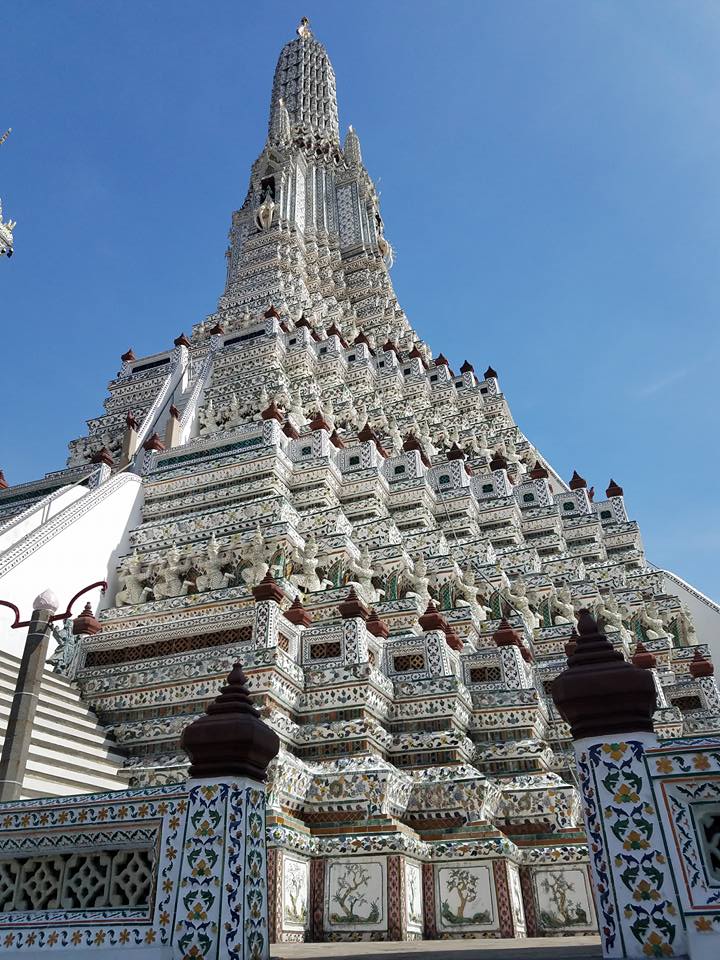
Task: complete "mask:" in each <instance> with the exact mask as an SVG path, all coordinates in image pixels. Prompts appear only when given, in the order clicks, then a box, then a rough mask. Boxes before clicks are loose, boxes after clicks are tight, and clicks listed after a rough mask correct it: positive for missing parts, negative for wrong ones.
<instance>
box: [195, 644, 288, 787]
mask: <svg viewBox="0 0 720 960" xmlns="http://www.w3.org/2000/svg"><path fill="white" fill-rule="evenodd" d="M247 682H248V679H247V677H246V676H245V674H244V673H243V669H242V667H241V665H240V664H239V663H236V664H235V666H234V667H233V668H232V670H231V671H230V676H229V677H228V678H227V683H226V684H225V686H224V687H223V688H222V690H221V691H220V695H219V696H218V697H217V698H216V699H215V700H213V702H212V703H211V704H210V706H209V707H208V708H207V711H206V712H205V713H204V714H203V715H202V716H201V717H198V718H197V720H193V722H192V723H191V724H190V726H188V727H186V728H185V730H183V734H182V738H181V740H180V743H181V745H182V748H183V750H184V751H185V753H187V755H188V756H189V757H190V776H191V777H196V778H200V777H213V778H215V779H218V778H221V777H250V778H251V779H253V780H260V781H262V780H264V779H265V777H266V775H267V767H268V764H269V763H270V761H271V760H272V759H273V757H276V756H277V754H278V751H279V750H280V740H279V739H278V736H277V734H276V733H275V731H274V730H271V729H270V727H269V726H268V725H267V724H266V723H263V721H262V720H261V719H260V714H259V713H258V711H257V710H256V708H255V707H254V705H253V702H252V700H251V699H250V691H249V689H248V686H247Z"/></svg>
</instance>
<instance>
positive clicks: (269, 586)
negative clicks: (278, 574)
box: [252, 573, 285, 647]
mask: <svg viewBox="0 0 720 960" xmlns="http://www.w3.org/2000/svg"><path fill="white" fill-rule="evenodd" d="M252 592H253V596H254V597H255V627H254V633H253V639H254V641H255V646H256V647H275V646H277V641H278V626H279V623H280V614H281V613H282V611H281V609H280V601H281V600H282V599H283V597H284V596H285V594H284V593H283V590H282V588H281V587H280V586H279V584H278V583H277V581H276V580H275V578H274V577H273V576H272V574H271V573H266V574H265V576H264V578H263V579H262V580H261V581H260V583H258V584H257V586H255V587H253V588H252Z"/></svg>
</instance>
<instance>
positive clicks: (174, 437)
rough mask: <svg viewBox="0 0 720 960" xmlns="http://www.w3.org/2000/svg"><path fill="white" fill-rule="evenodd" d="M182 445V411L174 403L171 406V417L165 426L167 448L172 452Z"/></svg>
mask: <svg viewBox="0 0 720 960" xmlns="http://www.w3.org/2000/svg"><path fill="white" fill-rule="evenodd" d="M179 443H180V411H179V410H178V408H177V407H176V406H175V404H174V403H171V404H170V415H169V416H168V420H167V424H166V425H165V448H166V450H172V448H173V447H177V446H178V444H179Z"/></svg>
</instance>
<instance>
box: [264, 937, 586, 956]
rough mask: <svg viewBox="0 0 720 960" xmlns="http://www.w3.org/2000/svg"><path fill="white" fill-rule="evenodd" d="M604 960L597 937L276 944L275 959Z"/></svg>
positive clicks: (272, 949)
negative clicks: (420, 956)
mask: <svg viewBox="0 0 720 960" xmlns="http://www.w3.org/2000/svg"><path fill="white" fill-rule="evenodd" d="M418 954H426V955H427V956H428V957H430V956H432V960H471V958H475V957H477V958H478V960H536V958H537V960H601V957H602V951H601V949H600V940H599V938H598V937H542V938H540V939H534V940H483V939H477V940H416V941H414V942H411V943H397V942H396V943H276V944H274V945H273V946H272V947H271V948H270V956H271V957H273V958H274V960H315V958H317V960H373V958H374V957H393V958H394V960H414V958H415V957H417V956H418Z"/></svg>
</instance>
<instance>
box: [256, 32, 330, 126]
mask: <svg viewBox="0 0 720 960" xmlns="http://www.w3.org/2000/svg"><path fill="white" fill-rule="evenodd" d="M297 33H298V37H297V39H296V40H291V41H290V42H289V43H286V44H285V46H284V47H283V49H282V51H281V53H280V57H279V59H278V62H277V66H276V67H275V77H274V79H273V88H272V98H271V102H270V118H271V124H272V118H273V116H274V113H275V110H276V105H277V103H278V101H279V100H281V99H282V100H283V101H284V104H285V106H286V107H287V110H288V113H289V115H290V121H291V123H292V124H293V126H294V127H296V128H297V129H298V130H299V131H300V132H304V133H310V134H313V135H315V136H319V137H321V138H322V139H325V140H331V141H332V142H333V143H338V142H339V138H340V133H339V128H338V108H337V92H336V89H335V71H334V70H333V68H332V64H331V63H330V58H329V57H328V55H327V50H326V49H325V47H324V46H323V45H322V44H321V43H320V42H319V41H318V40H316V39H315V38H314V37H313V35H312V32H311V30H310V23H309V21H308V19H307V17H303V18H302V20H301V21H300V26H299V27H298V29H297Z"/></svg>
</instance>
